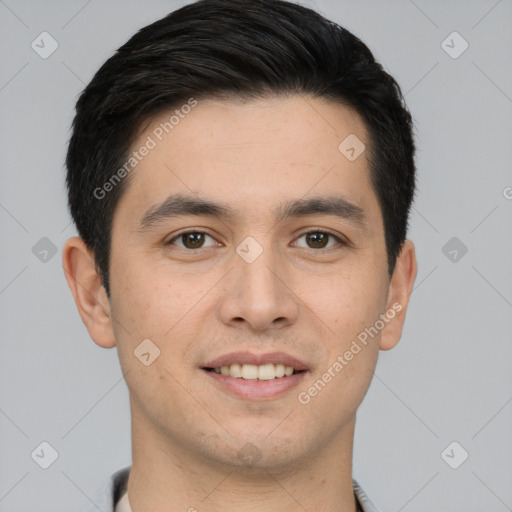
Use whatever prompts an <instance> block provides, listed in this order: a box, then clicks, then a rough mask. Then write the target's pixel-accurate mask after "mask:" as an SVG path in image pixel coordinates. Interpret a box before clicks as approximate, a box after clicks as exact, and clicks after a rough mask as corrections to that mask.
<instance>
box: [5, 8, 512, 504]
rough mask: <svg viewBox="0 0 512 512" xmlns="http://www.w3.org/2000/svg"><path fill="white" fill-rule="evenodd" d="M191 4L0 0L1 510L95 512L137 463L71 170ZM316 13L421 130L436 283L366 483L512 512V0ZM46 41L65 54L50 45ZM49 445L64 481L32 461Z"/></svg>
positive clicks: (394, 385)
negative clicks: (102, 75) (131, 41)
mask: <svg viewBox="0 0 512 512" xmlns="http://www.w3.org/2000/svg"><path fill="white" fill-rule="evenodd" d="M183 3H186V2H173V1H166V2H164V1H156V0H153V1H147V2H142V1H141V0H138V1H134V0H132V1H120V0H119V1H108V2H100V1H99V0H92V1H89V2H87V1H84V0H75V1H58V0H52V1H45V2H36V1H23V0H19V1H15V0H5V1H2V0H0V34H1V35H0V37H1V77H0V106H1V109H2V117H1V123H0V130H1V131H0V144H1V160H2V167H1V173H2V186H1V189H0V219H1V229H2V231H1V236H2V251H1V257H2V264H1V267H0V308H1V315H2V318H1V326H2V327H1V358H0V365H1V369H0V389H1V393H0V457H1V463H0V511H1V512H22V511H23V512H26V511H29V510H30V511H35V510H38V511H41V512H43V511H52V512H59V511H67V510H84V509H86V508H87V507H89V506H91V504H92V503H91V502H92V501H93V500H94V499H95V495H96V493H97V490H98V488H99V487H100V486H101V485H102V484H103V482H104V481H105V480H106V478H108V477H109V476H110V474H111V473H113V472H114V471H116V470H117V469H119V468H121V467H123V466H125V465H129V464H130V463H131V447H130V424H129V408H128V393H127V388H126V385H125V383H124V381H123V380H122V374H121V371H120V367H119V362H118V359H117V353H116V350H115V349H114V350H104V349H100V348H99V347H98V346H96V345H95V344H94V343H93V342H92V340H91V339H90V338H89V336H88V334H87V331H86V330H85V327H84V326H83V324H82V322H81V320H80V317H79V315H78V313H77V311H76V309H75V305H74V302H73V301H72V297H71V294H70V292H69V290H68V287H67V284H66V281H65V279H64V274H63V271H62V267H61V248H62V244H63V243H64V241H65V240H66V239H67V238H68V237H70V236H72V235H74V234H75V229H74V226H72V225H71V224H70V218H69V216H68V214H67V209H66V197H65V188H64V166H63V162H64V155H65V150H66V144H67V140H68V137H69V127H70V122H71V120H72V115H73V110H74V103H75V101H76V98H77V95H78V93H79V92H80V91H81V90H82V89H83V87H84V85H85V84H86V83H87V82H88V81H89V80H90V79H91V78H92V76H93V74H94V72H95V71H96V70H97V69H98V67H99V66H100V65H101V64H102V63H103V62H104V61H105V60H106V58H108V57H109V56H110V55H111V54H112V53H113V51H114V50H115V49H116V48H118V47H119V46H120V45H121V44H122V43H124V42H125V41H126V40H127V39H128V38H129V37H130V36H131V35H132V34H133V33H134V32H135V31H136V30H137V29H139V28H140V27H142V26H144V25H146V24H148V23H150V22H152V21H154V20H156V19H158V18H160V17H162V16H163V15H165V14H167V13H168V12H169V11H171V10H174V9H175V8H176V7H178V6H180V5H182V4H183ZM304 3H305V4H306V5H309V6H312V7H315V8H317V9H318V10H319V11H320V12H322V13H323V14H325V15H326V16H328V17H330V18H332V19H334V20H336V21H337V22H339V23H340V24H342V25H344V26H345V27H347V28H348V29H350V30H352V31H353V32H354V33H355V34H356V35H358V36H360V37H361V38H362V39H363V40H364V41H365V42H366V43H367V44H368V45H369V47H370V48H371V49H372V50H373V51H374V53H375V55H376V56H377V58H378V59H379V60H381V61H382V63H383V64H384V66H385V68H386V69H387V70H388V71H390V72H391V73H392V74H393V75H394V76H395V77H396V78H397V79H398V81H399V83H400V84H401V86H402V88H403V91H404V93H405V94H406V100H407V103H408V105H409V107H410V109H411V111H412V112H413V116H414V119H415V122H416V127H417V144H418V155H417V163H418V169H419V176H418V185H419V191H418V195H417V199H416V202H415V207H414V211H413V216H412V221H411V229H410V233H409V237H410V238H412V239H413V240H414V241H415V243H416V246H417V255H418V259H419V273H418V278H417V281H416V286H415V290H414V292H413V295H412V298H411V304H410V308H409V311H408V318H407V321H406V327H405V332H404V334H403V338H402V340H401V342H400V343H399V345H398V346H397V347H396V348H395V349H393V350H391V351H389V352H384V353H381V355H380V359H379V363H378V366H377V371H376V375H375V378H374V380H373V383H372V386H371V388H370V391H369V393H368V395H367V397H366V399H365V401H364V402H363V405H362V406H361V409H360V411H359V414H358V423H357V431H356V438H355V455H354V476H355V477H356V478H357V479H358V480H359V482H360V483H361V485H362V486H363V488H364V489H365V490H366V492H367V493H368V494H369V496H370V497H371V498H372V500H373V501H374V502H375V503H376V504H377V505H378V506H379V507H380V508H381V509H382V510H383V511H384V512H386V511H397V512H398V511H405V512H427V511H429V512H430V511H432V510H436V511H441V510H442V511H447V512H450V511H453V512H462V511H464V512H471V511H485V512H505V511H506V510H512V485H511V482H512V463H511V461H512V440H511V432H512V403H511V401H512V373H511V371H510V361H511V356H512V343H511V341H512V339H511V327H512V314H511V313H512V287H511V284H512V270H511V254H512V229H511V227H512V223H511V221H512V172H511V161H512V149H511V147H512V145H511V144H510V139H511V135H512V68H511V62H512V30H511V27H512V0H500V1H496V0H481V1H448V2H446V1H441V0H438V1H431V2H427V1H426V0H416V1H415V2H413V1H409V0H397V1H390V2H382V1H381V2H377V1H369V0H365V1H358V2H356V1H335V0H316V2H315V1H308V2H304ZM43 31H47V32H49V33H50V34H51V36H52V37H53V38H54V39H55V40H56V41H57V42H58V45H59V47H58V49H57V50H56V51H55V53H53V54H52V55H51V56H50V57H48V58H47V59H42V58H41V57H40V56H39V55H38V53H36V52H35V51H34V50H33V49H32V48H31V43H32V41H34V40H36V42H37V40H38V39H36V38H37V37H38V35H39V34H40V33H41V32H43ZM453 31H457V32H458V33H459V34H460V35H461V36H462V37H463V38H464V39H465V40H466V41H467V42H468V43H469V48H468V49H467V50H466V51H465V52H464V53H462V54H461V55H460V56H458V58H453V55H454V54H455V53H458V51H460V49H462V44H463V42H462V40H460V39H457V38H456V39H453V37H452V38H451V39H450V38H449V39H448V40H447V42H446V43H445V46H444V49H443V46H442V44H441V43H442V41H444V40H445V39H446V38H447V36H448V35H449V34H451V33H452V32H453ZM452 41H453V42H452ZM446 45H448V47H446ZM450 46H451V47H452V48H449V47H450ZM45 47H46V48H47V49H48V45H46V46H45ZM445 49H447V50H448V51H450V52H451V53H452V56H450V55H449V54H448V53H447V52H446V51H445ZM43 237H47V238H48V239H49V240H50V241H51V243H52V244H54V245H55V247H56V250H57V252H56V254H55V255H52V252H51V250H50V252H48V254H45V253H44V252H41V251H43V250H44V249H45V247H46V249H48V247H47V245H48V241H42V242H40V240H41V238H43ZM452 237H457V240H455V241H454V242H452V244H454V245H453V246H452V245H449V246H448V247H447V248H446V249H445V250H444V252H443V247H445V244H446V243H447V242H448V241H449V240H450V239H451V238H452ZM38 243H39V245H36V244H38ZM45 244H46V245H45ZM462 244H464V246H465V247H467V253H466V254H463V250H462V249H463V246H462ZM34 246H35V247H36V248H35V249H34V250H33V247H34ZM453 250H455V251H457V252H456V253H454V252H453ZM455 257H456V259H455V261H453V260H454V258H455ZM45 258H46V261H44V259H45ZM41 259H43V261H41ZM43 441H46V442H48V443H49V444H50V445H51V446H53V448H54V449H55V450H56V451H57V452H58V455H59V456H58V459H57V460H56V461H55V462H54V463H53V464H52V465H51V466H50V467H49V468H48V469H42V468H41V467H39V465H38V464H36V462H35V461H34V460H33V459H32V458H31V453H32V452H33V451H34V450H35V449H36V448H38V447H39V445H40V443H41V442H43ZM453 441H456V442H457V443H459V444H458V445H457V446H455V448H454V449H453V451H452V450H451V448H450V449H449V450H448V452H447V453H448V456H447V455H446V454H445V456H444V458H443V457H442V455H441V454H442V453H443V451H444V450H445V448H446V447H447V446H448V445H449V444H450V443H452V442H453ZM462 450H466V451H467V452H468V453H469V458H468V459H467V460H466V461H465V462H464V463H463V464H462V465H460V467H458V469H452V467H450V466H449V465H448V464H447V462H446V461H449V462H450V463H451V464H452V465H456V464H458V463H460V461H461V454H463V452H462ZM39 452H40V450H39ZM48 454H49V451H48V450H46V452H45V457H47V456H48ZM36 458H37V457H36ZM43 458H44V457H40V458H39V461H41V460H42V459H43Z"/></svg>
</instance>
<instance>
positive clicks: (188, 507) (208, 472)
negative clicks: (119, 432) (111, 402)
mask: <svg viewBox="0 0 512 512" xmlns="http://www.w3.org/2000/svg"><path fill="white" fill-rule="evenodd" d="M354 427H355V417H354V418H353V420H351V421H350V422H349V423H347V424H346V425H345V426H344V428H343V429H342V430H341V431H340V432H339V433H338V434H337V435H336V437H335V439H333V440H332V441H331V442H330V443H329V444H327V445H326V446H324V447H323V449H322V450H320V451H319V452H317V453H315V454H312V455H308V456H302V457H300V458H299V457H298V458H296V459H295V460H293V462H292V463H290V461H289V460H288V461H287V462H286V463H283V464H275V463H272V462H271V461H272V459H271V457H270V458H268V459H265V460H266V461H267V462H266V463H264V464H261V465H260V466H258V467H253V468H247V467H245V466H243V465H241V464H240V462H239V461H238V465H237V464H233V465H232V466H229V465H226V464H225V463H220V462H218V461H217V460H215V458H214V457H208V456H207V455H205V453H194V452H193V451H192V450H191V449H187V447H186V446H183V444H182V443H180V442H179V441H177V440H175V439H170V438H169V436H168V435H165V433H163V432H161V431H160V430H158V429H157V428H155V426H154V425H152V424H151V423H150V422H148V421H147V420H146V419H145V417H144V416H143V415H142V414H140V412H139V411H138V410H137V409H136V408H134V407H133V404H132V460H133V461H132V469H131V471H130V476H129V480H128V497H129V500H130V504H131V507H132V510H133V512H139V511H142V510H151V511H152V512H184V511H188V512H213V511H218V510H222V511H223V512H235V511H236V512H239V511H240V510H244V511H246V512H260V511H261V512H263V511H265V512H266V511H268V510H279V511H282V512H296V511H297V510H322V511H325V512H355V511H356V502H355V498H354V492H353V487H352V448H353V437H354ZM269 461H270V462H269ZM274 462H275V461H274Z"/></svg>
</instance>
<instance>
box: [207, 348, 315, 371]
mask: <svg viewBox="0 0 512 512" xmlns="http://www.w3.org/2000/svg"><path fill="white" fill-rule="evenodd" d="M235 363H238V364H255V365H256V366H261V365H263V364H283V365H284V366H291V367H292V368H293V369H294V370H297V371H299V370H308V367H307V365H306V364H305V363H303V362H302V361H301V360H300V359H297V358H296V357H293V356H291V355H290V354H286V353H285V352H268V353H266V354H254V353H253V352H248V351H241V352H230V353H229V354H224V355H222V356H219V357H217V358H215V359H212V360H211V361H208V362H207V363H206V364H204V365H202V366H201V367H202V368H221V367H222V366H230V365H232V364H235Z"/></svg>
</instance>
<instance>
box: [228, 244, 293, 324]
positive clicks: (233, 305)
mask: <svg viewBox="0 0 512 512" xmlns="http://www.w3.org/2000/svg"><path fill="white" fill-rule="evenodd" d="M240 254H242V253H240ZM233 260H234V268H233V270H232V271H231V272H229V274H228V275H229V282H227V283H226V284H225V286H226V288H225V293H224V295H223V297H222V303H221V307H220V315H221V319H222V321H223V323H225V324H226V325H229V326H231V327H238V328H240V327H244V326H245V327H247V328H249V329H250V330H252V331H254V332H259V333H262V332H265V331H269V330H270V331H272V330H275V329H278V328H283V327H286V326H290V325H292V324H293V323H295V322H296V320H297V317H298V312H299V298H298V297H297V296H296V295H295V293H294V292H293V283H292V278H291V272H290V269H289V267H287V265H286V261H285V260H284V258H280V257H279V255H278V254H275V253H274V252H272V250H271V249H267V248H265V249H264V250H263V252H262V253H261V254H260V255H259V256H258V257H257V258H256V259H255V260H254V261H252V262H250V260H246V259H244V258H243V257H241V256H239V254H237V253H236V254H234V258H233Z"/></svg>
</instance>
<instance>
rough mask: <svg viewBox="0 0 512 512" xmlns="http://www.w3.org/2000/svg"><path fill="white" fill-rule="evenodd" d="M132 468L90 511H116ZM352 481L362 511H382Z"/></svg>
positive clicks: (116, 477)
mask: <svg viewBox="0 0 512 512" xmlns="http://www.w3.org/2000/svg"><path fill="white" fill-rule="evenodd" d="M130 469H131V466H128V467H126V468H123V469H120V470H119V471H117V472H116V473H114V474H113V475H112V476H111V477H110V479H109V480H108V481H107V482H105V484H104V485H103V487H102V488H101V490H100V492H99V494H98V496H97V498H96V500H94V502H95V505H93V506H92V507H91V508H90V509H89V511H88V512H98V509H99V510H101V511H102V512H114V510H115V506H116V504H117V502H118V501H119V500H120V499H121V497H122V496H123V494H124V493H125V492H126V487H127V484H128V475H129V474H130ZM352 483H353V487H354V495H355V497H356V503H357V504H358V506H359V507H360V509H361V510H362V512H380V511H379V509H378V508H377V507H376V506H375V505H374V504H373V503H372V502H371V501H370V499H369V498H368V496H366V494H365V493H364V491H363V490H362V489H361V487H360V485H359V484H358V483H357V482H356V480H354V479H353V480H352Z"/></svg>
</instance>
